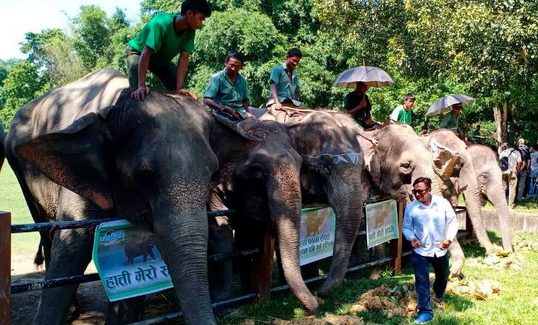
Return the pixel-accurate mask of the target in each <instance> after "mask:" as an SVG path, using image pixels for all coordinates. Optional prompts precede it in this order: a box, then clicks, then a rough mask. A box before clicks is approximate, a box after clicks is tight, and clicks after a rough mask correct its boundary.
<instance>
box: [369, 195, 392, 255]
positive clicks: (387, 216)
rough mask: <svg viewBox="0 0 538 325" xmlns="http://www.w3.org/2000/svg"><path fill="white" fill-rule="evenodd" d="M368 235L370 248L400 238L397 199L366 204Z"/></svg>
mask: <svg viewBox="0 0 538 325" xmlns="http://www.w3.org/2000/svg"><path fill="white" fill-rule="evenodd" d="M366 235H367V236H366V242H367V245H368V248H372V247H374V246H377V245H379V244H382V243H385V242H388V241H389V240H391V239H396V238H398V209H397V207H396V201H395V200H386V201H381V202H377V203H372V204H367V205H366Z"/></svg>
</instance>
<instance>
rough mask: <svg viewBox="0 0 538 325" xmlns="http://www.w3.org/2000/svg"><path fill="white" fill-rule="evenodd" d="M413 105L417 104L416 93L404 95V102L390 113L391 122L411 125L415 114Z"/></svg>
mask: <svg viewBox="0 0 538 325" xmlns="http://www.w3.org/2000/svg"><path fill="white" fill-rule="evenodd" d="M413 106H415V95H413V94H411V93H409V94H407V95H405V97H404V104H403V105H398V106H397V107H396V108H395V109H394V110H393V111H392V114H390V122H391V123H392V122H396V123H402V124H409V125H411V117H412V115H413Z"/></svg>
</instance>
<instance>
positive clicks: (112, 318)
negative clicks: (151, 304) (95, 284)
mask: <svg viewBox="0 0 538 325" xmlns="http://www.w3.org/2000/svg"><path fill="white" fill-rule="evenodd" d="M143 305H144V296H142V297H134V298H129V299H124V300H120V301H114V302H110V303H109V304H108V312H107V314H106V322H105V325H116V324H129V323H133V322H136V321H137V320H138V317H139V316H140V311H141V310H142V307H143Z"/></svg>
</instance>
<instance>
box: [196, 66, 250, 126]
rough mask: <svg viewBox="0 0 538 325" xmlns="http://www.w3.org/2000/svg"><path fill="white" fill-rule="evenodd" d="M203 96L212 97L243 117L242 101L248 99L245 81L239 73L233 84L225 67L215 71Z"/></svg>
mask: <svg viewBox="0 0 538 325" xmlns="http://www.w3.org/2000/svg"><path fill="white" fill-rule="evenodd" d="M204 97H208V98H211V99H213V100H214V101H215V102H217V103H219V104H222V105H226V106H229V107H231V108H232V109H234V110H235V111H236V112H238V113H239V114H240V115H241V116H242V117H243V118H247V113H246V111H245V108H244V107H243V101H245V100H248V101H250V94H249V92H248V85H247V81H246V80H245V78H243V76H241V75H240V74H238V75H237V78H236V79H235V84H233V83H232V80H231V79H230V77H229V76H228V73H226V69H224V70H222V71H220V72H217V73H215V74H214V75H213V76H211V79H210V80H209V85H207V89H206V91H205V94H204Z"/></svg>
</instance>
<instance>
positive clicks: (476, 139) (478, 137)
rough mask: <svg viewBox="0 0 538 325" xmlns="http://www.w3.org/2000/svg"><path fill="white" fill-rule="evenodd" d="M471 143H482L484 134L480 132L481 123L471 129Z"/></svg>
mask: <svg viewBox="0 0 538 325" xmlns="http://www.w3.org/2000/svg"><path fill="white" fill-rule="evenodd" d="M471 143H482V134H481V133H480V124H477V125H476V127H475V129H474V130H472V131H471Z"/></svg>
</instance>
